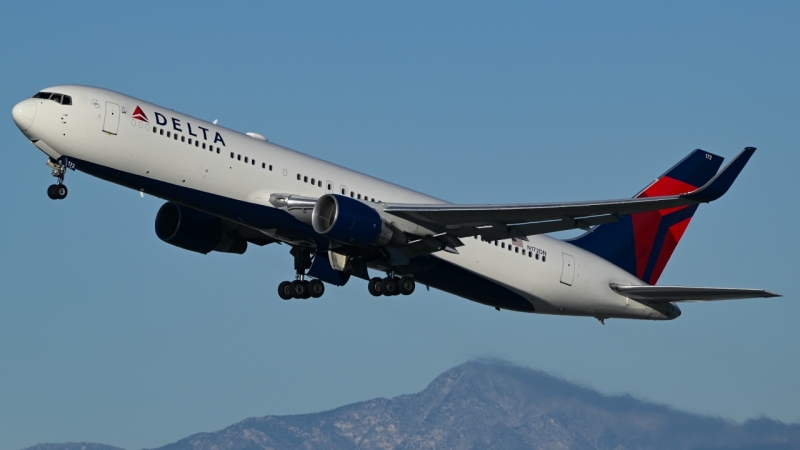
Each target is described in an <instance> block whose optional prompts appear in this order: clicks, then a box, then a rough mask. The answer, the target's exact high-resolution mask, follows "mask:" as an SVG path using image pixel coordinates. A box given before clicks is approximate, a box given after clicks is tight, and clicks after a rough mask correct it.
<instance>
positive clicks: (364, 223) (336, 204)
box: [311, 194, 406, 247]
mask: <svg viewBox="0 0 800 450" xmlns="http://www.w3.org/2000/svg"><path fill="white" fill-rule="evenodd" d="M311 225H312V226H313V227H314V231H316V232H317V233H319V234H321V235H323V236H327V237H329V238H331V239H333V240H335V241H338V242H342V243H344V244H350V245H357V246H359V247H369V246H370V245H377V246H378V247H385V246H387V245H402V244H404V243H405V242H406V237H405V235H404V234H403V233H402V232H401V231H399V230H397V229H396V228H395V227H394V226H392V225H391V224H389V223H387V222H385V221H384V220H383V219H381V216H380V214H379V213H378V211H376V210H375V209H374V208H371V207H370V206H369V205H367V204H365V203H362V202H360V201H358V200H355V199H352V198H349V197H345V196H343V195H337V194H326V195H323V196H322V197H320V198H319V200H317V204H316V205H314V211H313V212H312V213H311Z"/></svg>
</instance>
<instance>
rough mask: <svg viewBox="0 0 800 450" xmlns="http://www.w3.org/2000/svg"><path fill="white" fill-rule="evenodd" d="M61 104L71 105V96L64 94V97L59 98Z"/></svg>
mask: <svg viewBox="0 0 800 450" xmlns="http://www.w3.org/2000/svg"><path fill="white" fill-rule="evenodd" d="M61 104H62V105H71V104H72V97H70V96H69V95H65V96H64V98H62V99H61Z"/></svg>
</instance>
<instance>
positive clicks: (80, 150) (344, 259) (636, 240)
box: [12, 85, 779, 324]
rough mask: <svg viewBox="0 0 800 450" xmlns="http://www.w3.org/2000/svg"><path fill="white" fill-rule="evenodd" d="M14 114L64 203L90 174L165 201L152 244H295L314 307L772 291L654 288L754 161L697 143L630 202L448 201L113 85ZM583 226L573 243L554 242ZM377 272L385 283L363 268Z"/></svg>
mask: <svg viewBox="0 0 800 450" xmlns="http://www.w3.org/2000/svg"><path fill="white" fill-rule="evenodd" d="M12 118H13V120H14V122H15V124H16V125H17V127H18V128H19V129H20V131H21V132H22V133H23V134H24V135H25V137H26V138H28V139H29V140H30V141H31V143H33V145H34V146H35V147H36V148H38V149H39V150H41V151H42V152H44V153H45V154H46V155H47V157H48V160H47V166H49V167H50V168H51V174H52V175H53V176H54V177H55V178H56V180H57V181H56V183H55V184H53V185H51V186H49V187H48V189H47V194H48V196H49V197H50V198H51V199H54V200H61V199H64V198H65V197H66V196H67V192H68V191H67V187H66V185H65V184H64V179H65V177H66V175H67V172H68V171H75V170H77V171H80V172H84V173H87V174H89V175H92V176H95V177H97V178H100V179H103V180H106V181H110V182H112V183H116V184H119V185H121V186H125V187H128V188H130V189H134V190H136V191H139V192H140V195H142V196H144V194H145V193H146V194H148V195H152V196H155V197H158V198H161V199H164V200H166V203H164V205H163V206H161V208H160V209H159V211H158V213H157V214H156V218H155V232H156V235H157V236H158V237H159V238H160V239H161V240H162V241H164V242H166V243H168V244H171V245H174V246H177V247H179V248H182V249H185V250H190V251H193V252H197V253H200V254H207V253H209V252H212V251H216V252H227V253H235V254H242V253H244V252H245V251H246V250H247V248H248V246H249V245H256V246H264V245H268V244H272V243H280V244H286V245H288V246H289V247H290V249H291V250H290V253H291V255H292V257H293V261H294V267H293V269H294V272H295V275H294V279H293V280H287V281H284V282H282V283H280V285H279V286H278V296H279V297H280V298H281V299H284V300H290V299H308V298H319V297H321V296H322V295H323V294H324V292H325V289H326V288H325V286H326V284H328V285H333V286H343V285H345V284H346V283H347V282H348V281H349V280H350V278H352V277H355V278H360V279H363V280H365V281H366V282H367V288H368V291H369V293H370V294H372V295H373V296H395V295H410V294H412V293H413V292H414V291H415V289H416V285H417V283H421V284H422V285H424V286H426V287H427V288H428V289H430V288H431V287H433V288H435V289H439V290H441V291H444V292H448V293H450V294H453V295H456V296H460V297H463V298H466V299H468V300H472V301H475V302H478V303H481V304H484V305H488V306H490V307H494V308H495V309H497V310H498V311H500V310H510V311H519V312H528V313H537V314H551V315H565V316H585V317H594V318H596V319H597V320H599V321H600V322H601V323H603V324H605V320H606V319H609V318H620V319H646V320H671V319H675V318H677V317H678V316H680V315H681V310H680V309H679V308H678V306H677V305H676V303H677V302H684V301H710V300H725V299H743V298H755V297H776V296H779V295H778V294H775V293H773V292H770V291H767V290H761V289H738V288H709V287H686V286H661V285H656V283H657V281H658V279H659V277H660V275H661V273H662V272H663V271H664V268H665V266H666V264H667V262H668V260H669V258H670V256H671V255H672V253H673V251H674V250H675V247H676V246H677V244H678V242H679V241H680V239H681V237H682V236H683V234H684V232H685V231H686V228H687V226H688V224H689V222H690V220H691V218H692V216H693V215H694V213H695V211H697V207H698V206H699V205H700V204H701V203H708V202H711V201H714V200H717V199H718V198H720V197H721V196H722V195H723V194H725V193H726V192H727V191H728V189H729V188H730V186H731V185H732V184H733V181H734V180H735V179H736V177H737V176H738V175H739V173H740V172H741V171H742V169H743V168H744V166H745V164H746V163H747V162H748V160H749V159H750V157H751V156H752V155H753V154H754V152H755V150H756V149H755V148H753V147H746V148H745V149H744V150H743V151H741V152H740V153H739V154H738V155H737V156H736V157H735V158H733V160H732V161H731V162H730V163H728V164H727V165H726V166H725V167H724V168H723V169H722V170H719V168H720V166H721V165H722V162H723V158H722V157H721V156H718V155H715V154H713V153H710V152H706V151H703V150H699V149H698V150H694V151H693V152H691V153H690V154H689V155H688V156H686V157H685V158H684V159H682V160H681V161H679V162H678V163H677V164H675V165H674V166H673V167H672V168H670V169H669V170H667V171H666V172H665V173H664V174H663V175H661V176H660V177H659V178H657V179H656V180H655V181H653V182H652V183H651V184H650V185H648V186H647V187H645V188H644V189H642V190H641V191H640V192H639V193H637V194H636V195H635V196H634V197H633V198H626V199H620V200H601V201H579V202H562V203H531V204H474V205H470V204H452V203H448V202H446V201H443V200H440V199H438V198H434V197H432V196H429V195H426V194H423V193H420V192H417V191H414V190H411V189H408V188H405V187H402V186H399V185H396V184H393V183H389V182H386V181H383V180H380V179H378V178H375V177H371V176H369V175H365V174H362V173H359V172H356V171H354V170H350V169H347V168H345V167H342V166H338V165H336V164H333V163H330V162H327V161H323V160H321V159H318V158H314V157H312V156H309V155H306V154H303V153H299V152H296V151H293V150H290V149H288V148H285V147H282V146H279V145H276V144H274V143H272V142H269V141H268V140H267V139H266V138H265V137H263V136H261V135H259V134H257V133H239V132H236V131H233V130H231V129H228V128H225V127H222V126H219V125H218V124H217V121H216V120H214V121H213V122H207V121H204V120H201V119H198V118H195V117H192V116H189V115H186V114H182V113H179V112H176V111H173V110H171V109H168V108H164V107H162V106H158V105H156V104H153V103H149V102H146V101H144V100H140V99H137V98H134V97H130V96H127V95H124V94H121V93H118V92H114V91H110V90H106V89H101V88H97V87H89V86H80V85H63V86H53V87H49V88H46V89H43V90H42V91H40V92H38V93H36V94H35V95H33V96H32V97H30V98H27V99H25V100H22V101H21V102H19V103H18V104H16V105H15V106H14V107H13V109H12ZM571 229H582V230H585V233H584V234H582V235H581V236H579V237H576V238H573V239H567V240H560V239H556V238H554V237H551V236H548V235H547V233H552V232H556V231H562V230H571ZM369 269H371V270H373V271H377V272H378V273H385V274H386V276H385V277H379V276H373V277H371V276H370V274H369Z"/></svg>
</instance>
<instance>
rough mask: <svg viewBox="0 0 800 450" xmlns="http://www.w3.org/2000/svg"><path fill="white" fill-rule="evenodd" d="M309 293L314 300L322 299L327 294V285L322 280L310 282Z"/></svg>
mask: <svg viewBox="0 0 800 450" xmlns="http://www.w3.org/2000/svg"><path fill="white" fill-rule="evenodd" d="M308 293H309V294H311V296H312V297H314V298H320V297H322V294H324V293H325V283H323V282H322V281H320V280H311V281H309V282H308Z"/></svg>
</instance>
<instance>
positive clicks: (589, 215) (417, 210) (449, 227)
mask: <svg viewBox="0 0 800 450" xmlns="http://www.w3.org/2000/svg"><path fill="white" fill-rule="evenodd" d="M755 151H756V149H755V148H754V147H747V148H745V149H744V150H742V152H741V153H739V154H738V155H736V157H735V158H733V160H732V161H731V162H730V163H728V165H727V166H725V167H724V168H723V169H722V170H721V171H719V172H718V173H717V174H716V175H715V176H714V177H713V178H712V179H711V180H709V181H708V183H706V184H705V185H704V186H702V187H700V188H698V189H696V190H694V191H691V192H687V193H684V194H681V195H675V196H664V197H645V198H632V199H623V200H603V201H588V202H567V203H532V204H509V205H453V204H434V205H418V204H389V205H387V206H386V207H385V208H384V209H383V211H384V212H386V213H389V214H392V215H394V216H397V217H400V218H403V219H405V220H408V221H410V222H413V223H415V224H417V225H420V226H422V227H425V228H427V229H429V230H432V231H435V232H437V233H446V234H449V235H453V236H456V237H466V236H474V235H481V236H482V237H483V238H484V239H486V240H495V239H508V238H510V237H517V238H524V237H525V236H531V235H535V234H542V233H551V232H554V231H561V230H569V229H573V228H582V229H589V227H591V226H594V225H600V224H603V223H610V222H616V221H617V220H619V217H620V216H624V215H628V214H633V213H637V212H644V211H654V210H660V209H668V208H676V207H682V206H688V205H694V204H698V203H707V202H711V201H714V200H716V199H718V198H720V197H721V196H722V195H723V194H725V192H727V191H728V189H729V188H730V187H731V185H732V184H733V181H734V180H735V179H736V177H737V176H738V175H739V173H740V172H741V171H742V169H743V168H744V166H745V164H747V161H748V160H749V159H750V157H751V156H753V153H754V152H755Z"/></svg>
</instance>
